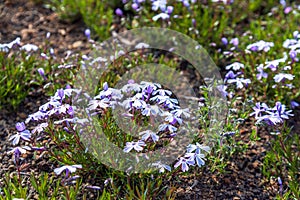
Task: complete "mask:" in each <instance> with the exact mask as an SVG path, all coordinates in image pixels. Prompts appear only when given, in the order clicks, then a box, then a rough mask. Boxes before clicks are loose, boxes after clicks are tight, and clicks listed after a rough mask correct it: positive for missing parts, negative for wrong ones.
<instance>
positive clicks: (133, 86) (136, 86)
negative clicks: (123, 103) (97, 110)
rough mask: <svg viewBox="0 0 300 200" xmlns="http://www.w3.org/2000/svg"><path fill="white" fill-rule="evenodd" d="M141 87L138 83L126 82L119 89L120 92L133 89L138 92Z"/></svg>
mask: <svg viewBox="0 0 300 200" xmlns="http://www.w3.org/2000/svg"><path fill="white" fill-rule="evenodd" d="M141 89H142V86H141V85H140V84H137V83H134V82H133V83H128V84H126V85H124V86H123V87H122V89H121V91H122V92H126V93H128V92H130V91H134V92H139V91H140V90H141Z"/></svg>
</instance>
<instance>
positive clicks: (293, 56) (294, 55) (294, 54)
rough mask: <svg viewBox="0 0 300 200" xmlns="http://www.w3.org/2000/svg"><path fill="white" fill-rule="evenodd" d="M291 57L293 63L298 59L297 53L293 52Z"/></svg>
mask: <svg viewBox="0 0 300 200" xmlns="http://www.w3.org/2000/svg"><path fill="white" fill-rule="evenodd" d="M289 55H290V58H291V59H292V61H295V60H296V57H297V51H295V50H291V51H290V53H289Z"/></svg>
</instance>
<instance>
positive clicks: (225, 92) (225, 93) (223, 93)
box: [217, 85, 228, 97]
mask: <svg viewBox="0 0 300 200" xmlns="http://www.w3.org/2000/svg"><path fill="white" fill-rule="evenodd" d="M217 89H218V90H219V92H221V95H222V96H223V97H227V96H228V92H227V91H226V89H227V86H226V85H218V86H217Z"/></svg>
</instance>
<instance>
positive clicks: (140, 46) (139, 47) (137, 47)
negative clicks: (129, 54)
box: [135, 42, 150, 49]
mask: <svg viewBox="0 0 300 200" xmlns="http://www.w3.org/2000/svg"><path fill="white" fill-rule="evenodd" d="M149 47H150V45H149V44H146V43H144V42H140V43H138V44H137V45H136V46H135V48H136V49H147V48H149Z"/></svg>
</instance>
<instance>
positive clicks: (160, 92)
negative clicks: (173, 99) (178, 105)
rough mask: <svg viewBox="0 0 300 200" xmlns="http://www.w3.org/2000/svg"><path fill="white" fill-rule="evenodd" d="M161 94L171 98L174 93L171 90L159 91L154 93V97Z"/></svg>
mask: <svg viewBox="0 0 300 200" xmlns="http://www.w3.org/2000/svg"><path fill="white" fill-rule="evenodd" d="M156 94H159V95H161V96H167V95H168V96H171V94H172V92H171V91H170V90H165V89H158V90H155V91H153V95H156Z"/></svg>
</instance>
